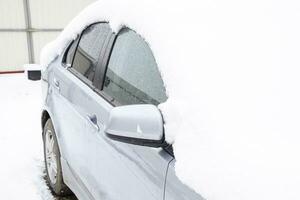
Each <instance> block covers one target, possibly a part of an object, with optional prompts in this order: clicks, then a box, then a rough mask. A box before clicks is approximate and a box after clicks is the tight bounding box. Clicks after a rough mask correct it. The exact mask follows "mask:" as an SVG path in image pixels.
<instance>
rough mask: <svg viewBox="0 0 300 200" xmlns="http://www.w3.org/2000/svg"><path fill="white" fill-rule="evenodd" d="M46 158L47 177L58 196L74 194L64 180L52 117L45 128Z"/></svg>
mask: <svg viewBox="0 0 300 200" xmlns="http://www.w3.org/2000/svg"><path fill="white" fill-rule="evenodd" d="M43 142H44V159H45V166H46V174H47V176H46V179H47V182H48V184H49V186H50V189H51V190H52V191H53V192H54V193H55V194H56V195H58V196H66V195H70V194H72V192H71V190H70V189H69V188H68V186H66V184H65V183H64V181H63V176H62V168H61V161H60V151H59V147H58V143H57V138H56V135H55V131H54V128H53V124H52V121H51V119H48V120H47V122H46V124H45V126H44V130H43Z"/></svg>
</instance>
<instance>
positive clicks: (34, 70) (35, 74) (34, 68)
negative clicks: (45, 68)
mask: <svg viewBox="0 0 300 200" xmlns="http://www.w3.org/2000/svg"><path fill="white" fill-rule="evenodd" d="M24 70H25V73H26V76H27V79H28V80H31V81H38V80H41V66H40V65H38V64H26V65H24Z"/></svg>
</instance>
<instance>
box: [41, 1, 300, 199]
mask: <svg viewBox="0 0 300 200" xmlns="http://www.w3.org/2000/svg"><path fill="white" fill-rule="evenodd" d="M299 10H300V2H299V0H251V1H239V0H227V1H224V0H201V1H196V0H186V1H182V0H164V1H160V0H126V1H125V0H99V1H97V2H95V3H94V4H92V5H91V6H89V7H88V8H87V9H85V10H84V11H83V12H82V13H80V14H79V15H78V16H77V17H76V18H75V19H74V20H73V21H72V22H71V23H70V25H68V26H67V27H66V28H65V30H64V31H63V32H62V34H61V35H60V36H59V37H58V38H57V39H56V40H55V41H54V42H52V43H51V44H49V45H48V46H47V48H45V49H44V50H43V53H42V56H41V63H42V65H43V66H45V67H46V66H47V65H48V64H49V63H50V62H51V61H52V60H53V59H54V58H55V57H56V56H57V55H59V54H60V53H61V52H62V51H63V49H64V48H65V46H66V44H67V43H68V42H70V41H71V40H72V39H74V38H75V37H76V35H77V34H79V33H80V32H81V30H82V29H83V28H84V27H85V26H87V25H88V24H90V23H92V22H96V21H103V20H104V21H109V22H110V23H111V25H112V27H113V29H114V30H115V31H118V29H119V28H120V27H122V26H124V25H127V26H129V27H130V28H133V29H134V30H136V31H137V32H138V33H140V34H141V35H142V36H144V37H145V39H146V40H147V42H148V43H149V44H150V46H151V48H152V50H153V52H154V55H155V57H156V60H157V62H158V65H159V67H160V70H161V72H162V75H163V79H164V82H165V84H166V86H167V91H168V95H169V99H168V101H167V102H166V103H165V104H163V105H161V106H160V108H161V109H162V112H163V115H164V119H165V121H166V124H165V130H166V139H167V140H168V141H169V142H172V143H174V151H175V156H176V161H177V162H176V166H175V167H176V173H177V175H178V176H179V178H180V179H181V180H182V181H183V182H185V183H186V184H188V185H189V186H191V187H192V188H193V189H195V190H196V191H197V192H199V193H200V194H201V195H202V196H204V197H206V198H207V199H208V200H252V199H257V200H266V199H272V200H279V199H280V200H281V199H289V200H298V199H300V192H299V185H300V159H299V152H300V145H299V143H300V136H299V133H300V126H299V122H300V104H299V102H300V94H299V87H300V79H299V77H300V67H299V66H300V59H299V55H300V37H299V35H300V26H299V21H300V15H299Z"/></svg>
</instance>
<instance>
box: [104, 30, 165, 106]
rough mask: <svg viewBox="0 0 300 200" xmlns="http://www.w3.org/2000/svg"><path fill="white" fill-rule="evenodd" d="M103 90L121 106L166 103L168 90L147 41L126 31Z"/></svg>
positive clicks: (114, 53)
mask: <svg viewBox="0 0 300 200" xmlns="http://www.w3.org/2000/svg"><path fill="white" fill-rule="evenodd" d="M103 91H104V92H105V93H106V94H107V95H109V96H110V97H112V98H113V99H114V100H115V101H117V102H118V103H119V104H121V105H128V104H154V105H158V104H159V103H161V102H164V101H166V99H167V96H166V92H165V87H164V84H163V81H162V78H161V75H160V72H159V70H158V67H157V64H156V61H155V59H154V56H153V54H152V51H151V49H150V48H149V46H148V44H147V43H146V41H145V40H144V39H143V38H142V37H141V36H139V35H138V34H137V33H135V32H134V31H132V30H129V29H123V30H122V31H121V32H120V33H119V35H118V37H117V39H116V42H115V45H114V48H113V50H112V54H111V57H110V60H109V64H108V68H107V72H106V77H105V81H104V86H103Z"/></svg>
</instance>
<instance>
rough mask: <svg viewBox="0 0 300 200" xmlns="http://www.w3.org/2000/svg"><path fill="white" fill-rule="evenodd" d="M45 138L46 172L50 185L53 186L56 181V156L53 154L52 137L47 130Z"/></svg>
mask: <svg viewBox="0 0 300 200" xmlns="http://www.w3.org/2000/svg"><path fill="white" fill-rule="evenodd" d="M45 136H46V138H45V148H46V165H47V172H48V176H49V179H50V181H51V183H52V184H55V183H56V180H57V156H56V154H55V152H54V142H55V141H54V136H53V133H52V131H51V130H47V132H46V135H45Z"/></svg>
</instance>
